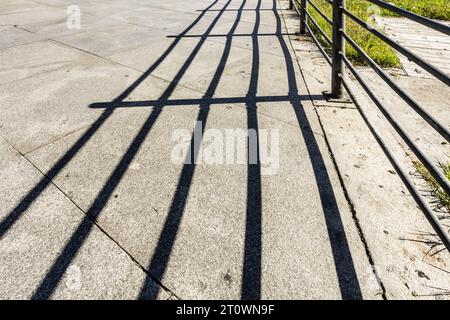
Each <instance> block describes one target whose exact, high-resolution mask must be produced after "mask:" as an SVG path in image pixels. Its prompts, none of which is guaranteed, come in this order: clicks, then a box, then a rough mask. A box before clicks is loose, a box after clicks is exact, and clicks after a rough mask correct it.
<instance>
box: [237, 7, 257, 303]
mask: <svg viewBox="0 0 450 320" xmlns="http://www.w3.org/2000/svg"><path fill="white" fill-rule="evenodd" d="M260 9H261V0H258V4H257V6H256V10H255V14H256V17H255V26H254V28H253V33H252V36H251V39H252V47H253V54H252V70H251V75H250V84H249V88H248V93H247V98H248V99H249V101H248V103H247V105H246V106H247V127H248V129H249V139H248V170H247V209H246V219H245V240H244V265H243V270H242V285H241V298H242V299H244V300H250V299H252V300H258V299H260V298H261V258H262V240H261V236H262V234H261V229H262V226H261V224H262V221H261V219H262V217H261V210H262V208H261V206H262V204H261V163H260V158H259V136H258V117H257V105H256V96H257V90H258V80H259V64H260V61H259V42H258V32H259V26H260V21H261V14H260ZM252 130H253V132H255V133H256V137H255V140H256V145H252V143H255V141H252V140H251V138H250V132H251V131H252Z"/></svg>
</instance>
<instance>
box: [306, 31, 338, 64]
mask: <svg viewBox="0 0 450 320" xmlns="http://www.w3.org/2000/svg"><path fill="white" fill-rule="evenodd" d="M305 26H306V29H307V30H308V32H309V34H310V35H311V37H312V38H313V41H314V42H315V43H316V45H317V47H318V48H319V50H320V52H321V53H322V54H323V56H324V58H325V60H326V61H327V62H328V64H329V65H330V66H331V64H332V63H331V58H330V57H329V56H328V55H327V53H326V51H325V49H324V48H323V47H322V46H321V45H320V42H319V40H318V39H317V37H316V36H315V35H314V33H313V32H312V30H311V28H310V27H309V26H308V24H306V25H305Z"/></svg>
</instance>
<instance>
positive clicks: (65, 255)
mask: <svg viewBox="0 0 450 320" xmlns="http://www.w3.org/2000/svg"><path fill="white" fill-rule="evenodd" d="M230 3H231V0H228V2H227V3H226V4H225V6H224V7H223V9H222V10H221V11H220V12H219V13H218V14H217V16H216V17H215V18H214V19H213V21H212V23H211V24H210V26H209V27H208V29H207V30H206V31H205V34H204V37H202V38H201V39H200V41H199V42H198V43H197V45H196V46H195V48H194V49H193V50H192V52H191V53H190V55H189V56H188V58H187V59H186V61H185V62H184V64H183V65H182V66H181V68H180V69H179V71H178V72H177V74H176V75H175V77H174V79H173V81H172V82H171V83H170V84H169V85H168V87H167V89H166V90H165V91H164V93H163V94H162V95H161V97H160V103H161V105H160V106H159V107H155V108H154V109H153V110H152V112H151V113H150V115H149V117H148V118H147V119H146V121H145V122H144V124H143V126H142V127H141V128H140V130H139V132H138V134H137V135H136V137H135V138H134V139H133V141H132V143H131V144H130V146H129V147H128V149H127V151H126V153H125V155H124V156H123V157H122V159H121V160H120V162H119V163H118V165H117V166H116V168H115V169H114V171H113V172H112V174H111V175H110V176H109V178H108V180H107V182H106V183H105V184H104V186H103V188H102V189H101V191H100V192H99V194H98V196H97V197H96V199H95V200H94V202H93V204H92V205H91V207H90V208H89V210H88V211H87V212H86V216H85V218H84V219H83V221H82V222H81V223H80V224H79V226H78V227H77V229H76V231H75V232H74V233H73V234H72V236H71V238H70V239H69V241H68V242H67V244H66V245H65V247H64V248H63V250H62V252H61V254H60V255H59V256H58V258H57V259H56V261H55V262H54V263H53V265H52V267H51V268H50V270H49V271H48V272H47V274H46V276H45V277H44V279H43V280H42V281H41V283H40V285H39V287H38V288H37V289H36V291H35V292H34V294H33V296H32V299H48V298H49V297H50V296H51V294H52V293H53V292H54V290H55V289H56V287H57V285H58V284H59V282H60V281H61V278H62V276H63V275H64V272H65V271H66V270H67V268H68V267H69V265H70V264H71V262H72V261H73V259H74V258H75V256H76V255H77V253H78V251H79V250H80V248H81V246H82V245H83V243H84V241H85V240H86V238H87V237H88V235H89V234H90V232H91V230H92V228H93V225H94V224H93V223H92V222H91V220H94V221H95V220H97V218H98V216H99V215H100V213H101V212H102V210H103V208H104V206H105V205H106V203H107V202H108V200H109V198H110V197H111V195H112V193H113V192H114V190H115V188H116V187H117V186H118V184H119V183H120V181H121V179H122V177H123V175H124V174H125V172H126V170H127V168H128V166H129V164H130V163H131V161H132V160H133V159H134V157H135V156H136V154H137V152H138V151H139V148H140V146H141V145H142V143H143V141H144V140H145V138H146V137H147V135H148V133H149V132H150V130H151V128H152V126H153V124H154V123H155V121H156V120H157V119H158V117H159V115H160V114H161V112H162V109H163V105H164V101H166V100H167V99H169V98H170V96H171V94H172V93H173V92H174V90H175V89H176V87H177V85H178V83H179V81H180V80H181V78H182V77H183V75H184V74H185V73H186V71H187V70H188V68H189V66H190V65H191V64H192V61H193V60H194V58H195V57H196V55H197V54H198V53H199V51H200V49H201V47H202V46H203V44H204V42H205V41H206V40H207V36H208V34H209V33H210V32H211V31H212V29H213V28H214V26H215V25H216V24H217V22H218V21H219V19H220V17H221V16H222V15H223V13H224V12H225V9H226V8H227V7H228V6H229V4H230ZM134 88H135V87H133V88H128V89H127V90H126V91H125V92H126V93H127V94H129V93H130V92H131V91H132V89H134ZM149 290H155V291H157V288H149Z"/></svg>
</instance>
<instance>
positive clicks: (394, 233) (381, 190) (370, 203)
mask: <svg viewBox="0 0 450 320" xmlns="http://www.w3.org/2000/svg"><path fill="white" fill-rule="evenodd" d="M284 17H285V19H286V24H287V25H288V29H289V28H290V29H291V30H296V28H298V24H296V22H297V21H298V19H296V18H295V19H291V17H290V15H289V13H287V12H286V14H285V15H284ZM297 23H298V22H297ZM292 44H293V46H294V50H295V52H296V53H297V57H298V62H299V64H300V67H301V71H302V74H303V76H304V78H305V80H306V83H307V86H308V90H309V92H310V93H311V95H314V96H315V95H320V93H321V92H323V91H326V90H329V88H330V80H329V76H328V75H329V72H330V68H329V66H328V65H327V63H326V62H325V60H324V59H323V57H322V56H321V54H320V52H319V51H318V49H317V48H316V47H315V44H314V43H312V42H311V41H310V40H307V39H304V38H299V37H295V36H293V37H292ZM361 71H362V72H363V73H364V75H365V76H367V78H368V79H369V81H370V83H371V84H372V88H374V89H375V90H376V92H377V94H378V96H380V97H382V98H383V100H384V101H385V102H386V103H388V105H389V106H390V107H392V109H391V110H392V111H393V112H396V116H397V117H398V118H401V120H402V124H403V125H408V126H409V127H408V130H410V131H411V130H413V126H414V125H415V123H416V122H415V121H411V120H410V119H409V120H407V119H406V118H407V117H408V114H409V116H410V117H411V116H412V115H411V112H410V111H409V112H408V111H407V110H406V108H404V106H403V105H402V103H399V101H398V100H397V99H396V98H395V97H394V96H393V95H391V94H389V90H386V88H385V87H384V86H383V85H382V84H381V81H378V80H374V79H375V78H376V77H375V76H374V75H373V74H372V73H370V72H368V71H367V70H361ZM394 77H395V80H396V81H398V82H399V83H400V84H401V85H402V87H405V88H408V89H409V90H410V91H411V90H413V91H412V93H413V94H415V95H416V98H417V99H419V100H420V102H421V103H426V102H427V103H428V106H430V105H434V107H433V108H432V109H433V110H431V108H430V109H427V110H429V111H430V112H433V113H434V114H435V115H439V116H440V117H441V118H442V119H443V120H445V119H447V118H446V117H445V112H444V110H443V109H442V108H444V109H445V103H443V102H442V103H440V102H439V101H440V99H441V98H440V97H439V98H437V97H435V98H433V99H431V96H433V92H435V90H438V91H439V86H438V85H436V82H435V83H431V82H430V83H428V84H427V83H424V84H423V85H424V86H425V88H427V89H426V90H423V88H422V87H421V88H422V89H420V91H414V83H416V81H417V82H418V81H419V79H418V78H412V77H404V76H394ZM420 80H421V81H423V80H424V79H420ZM351 83H352V90H354V92H356V94H357V98H358V101H359V102H360V103H359V104H360V106H361V107H363V108H364V110H366V112H368V114H369V117H370V120H371V121H372V123H374V126H375V127H376V128H377V129H378V130H379V132H382V133H383V139H384V140H385V141H386V143H387V145H388V147H389V148H390V149H391V150H393V151H394V154H395V155H396V157H397V159H398V161H400V163H401V164H402V166H403V167H404V168H406V170H407V172H412V176H414V172H415V171H414V168H413V167H412V164H411V161H410V159H409V158H408V157H406V156H405V151H404V149H403V148H402V147H401V145H399V143H398V141H397V140H396V138H395V136H394V135H393V134H392V131H391V129H390V128H389V126H388V125H387V124H386V123H385V121H383V117H381V116H380V115H379V112H377V111H376V107H375V106H374V105H373V103H372V102H370V101H369V98H368V97H366V96H365V95H364V94H363V93H362V89H361V88H359V89H358V86H357V85H356V84H354V83H353V82H351ZM441 92H443V90H441ZM442 99H445V94H443V97H442ZM314 105H315V107H316V109H317V112H318V114H319V119H320V122H321V124H322V127H323V128H324V131H325V136H326V139H327V141H328V143H329V146H330V150H331V151H332V154H333V157H334V159H335V161H336V164H337V167H338V171H339V173H340V176H341V178H342V181H343V184H344V186H345V190H346V191H347V194H348V196H349V199H350V201H351V204H352V208H353V210H355V218H356V219H357V221H358V223H359V225H360V227H361V230H362V234H363V236H364V238H365V241H366V243H367V250H368V252H369V253H370V254H371V256H372V261H373V268H374V270H376V272H377V274H378V275H379V277H380V280H381V282H382V283H383V286H384V288H385V295H386V298H387V299H414V298H418V299H445V298H446V297H445V296H441V295H440V292H441V291H442V290H441V289H438V288H447V287H448V281H449V280H450V278H449V277H448V273H447V272H446V270H447V269H448V264H449V262H448V261H449V260H448V259H449V256H448V252H447V251H445V250H444V251H445V252H444V251H443V252H441V253H440V254H435V255H433V253H434V251H433V250H432V251H431V252H430V251H429V250H430V247H429V245H427V244H426V243H427V240H428V238H427V236H426V234H433V230H432V228H431V226H430V224H429V223H428V221H427V220H426V219H425V217H424V214H423V213H422V212H421V211H420V210H419V209H418V208H417V205H416V203H415V202H414V200H413V199H412V197H411V196H410V194H409V193H408V191H407V189H406V188H405V186H404V184H403V183H402V181H401V180H400V178H399V177H398V175H397V174H395V171H394V170H393V168H392V166H391V164H390V163H389V161H388V160H387V158H386V156H385V155H384V153H383V151H382V150H381V148H380V147H379V146H378V145H377V143H376V141H375V139H374V137H373V136H372V134H371V133H370V131H369V129H368V128H367V126H366V125H365V123H364V121H363V119H362V118H361V116H360V115H359V113H358V111H357V110H355V109H354V106H352V105H351V104H341V105H336V104H330V103H327V102H326V101H319V100H315V101H314ZM394 106H395V108H394ZM425 106H427V104H425ZM397 111H398V113H397ZM400 113H404V114H403V115H402V114H400ZM413 131H414V133H419V131H420V135H421V139H422V138H423V136H425V137H427V134H428V133H427V131H424V130H423V128H422V127H421V129H420V130H417V129H414V130H413ZM425 140H427V141H429V139H428V138H427V139H425ZM429 142H430V143H429V145H428V147H429V148H428V149H427V152H432V150H431V146H434V149H435V151H434V153H433V152H432V154H434V155H436V156H437V155H438V154H440V153H441V152H442V148H445V147H446V146H443V145H441V144H440V141H434V142H432V143H431V141H429ZM422 147H423V146H422ZM438 150H440V151H438ZM418 187H419V188H420V189H423V190H425V186H424V184H423V181H422V182H420V181H419V182H418ZM424 275H426V276H424Z"/></svg>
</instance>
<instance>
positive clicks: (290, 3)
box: [289, 0, 294, 10]
mask: <svg viewBox="0 0 450 320" xmlns="http://www.w3.org/2000/svg"><path fill="white" fill-rule="evenodd" d="M292 9H294V0H289V10H292Z"/></svg>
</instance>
